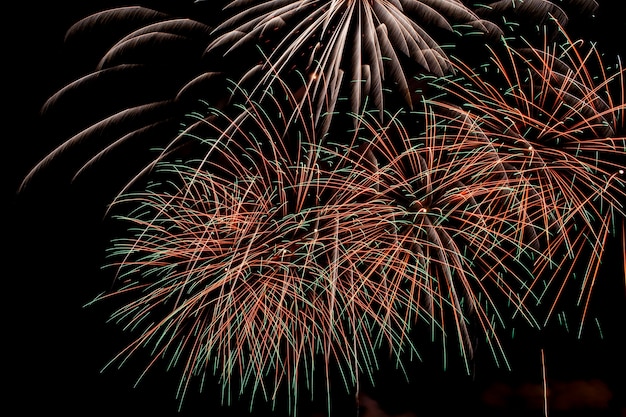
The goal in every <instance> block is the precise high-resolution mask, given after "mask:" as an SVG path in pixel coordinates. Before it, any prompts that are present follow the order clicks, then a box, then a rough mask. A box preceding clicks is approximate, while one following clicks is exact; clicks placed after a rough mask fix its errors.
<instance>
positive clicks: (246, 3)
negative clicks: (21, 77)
mask: <svg viewBox="0 0 626 417" xmlns="http://www.w3.org/2000/svg"><path fill="white" fill-rule="evenodd" d="M564 3H565V4H564V5H562V6H563V8H564V9H565V10H567V6H568V5H570V6H571V8H572V9H578V10H580V11H582V12H584V13H591V12H593V11H594V10H595V8H596V6H597V5H596V3H595V2H593V1H587V0H571V1H569V2H564ZM568 3H569V4H568ZM559 4H560V3H559ZM564 9H562V8H561V7H560V6H559V5H557V4H556V2H550V1H546V0H526V1H517V0H513V1H511V0H502V1H496V2H493V3H491V4H486V5H473V4H470V3H469V2H465V1H461V0H362V1H358V0H354V1H348V0H272V1H257V0H236V1H233V2H231V3H229V4H228V6H227V7H226V8H225V9H224V10H223V13H224V14H223V15H220V18H221V17H222V16H223V18H221V20H220V19H217V20H218V22H217V23H216V24H215V25H214V26H213V25H212V23H213V21H214V19H211V25H210V24H209V23H208V21H207V22H205V23H202V22H200V21H198V20H192V19H187V18H179V17H172V16H169V15H167V14H163V13H160V12H156V11H154V10H149V9H144V8H140V7H127V8H121V9H115V10H110V11H105V12H101V13H98V14H96V15H93V16H90V17H87V18H86V19H84V20H83V21H81V22H79V23H78V24H76V25H75V26H74V27H73V28H72V30H71V31H70V34H73V35H75V36H80V35H81V34H85V33H87V32H88V31H89V30H92V29H94V28H97V27H105V28H106V27H107V24H110V23H111V22H113V23H121V22H123V23H124V24H125V25H129V26H127V27H126V29H125V30H124V31H123V33H121V34H118V35H117V36H116V37H115V39H112V42H111V46H110V47H109V48H107V51H106V52H105V53H104V54H103V56H102V59H101V60H100V62H99V64H98V67H97V69H96V71H95V72H93V73H91V74H88V75H86V76H85V77H84V78H81V79H80V80H78V81H76V82H75V83H72V84H71V85H69V86H68V87H66V88H64V89H63V90H61V91H60V92H59V93H58V94H56V95H55V96H54V97H52V98H51V99H50V100H49V102H48V103H47V105H46V108H47V109H55V108H58V107H63V103H64V101H66V100H71V98H72V96H73V95H74V94H77V95H78V96H79V97H80V94H81V90H83V89H84V88H89V87H90V86H93V85H100V83H104V84H105V85H107V83H108V82H110V81H112V83H113V84H115V83H116V82H118V81H119V80H121V79H123V78H125V77H128V76H133V74H134V75H136V76H137V78H136V79H137V80H141V79H142V74H145V71H148V72H150V71H153V70H156V71H157V72H159V71H164V72H159V73H160V74H166V73H167V71H168V70H169V69H171V68H173V67H175V66H176V65H175V64H174V65H173V66H172V61H171V60H169V59H163V56H169V57H171V56H172V55H167V54H163V55H161V53H162V52H165V51H166V50H168V51H170V52H172V51H173V52H175V53H176V55H175V56H179V57H180V56H181V55H180V54H179V53H180V52H181V51H183V52H185V53H184V54H183V55H184V56H185V57H187V58H189V61H188V62H189V63H193V65H190V68H187V67H185V68H184V71H182V76H181V77H176V80H175V81H173V82H172V83H171V84H169V88H164V89H162V90H161V89H159V88H155V90H154V91H153V90H151V89H148V90H141V91H143V92H144V93H145V92H146V91H149V93H146V94H139V95H137V94H129V95H128V96H126V97H125V99H120V100H113V101H111V103H110V104H111V105H110V107H108V108H105V109H103V110H102V112H100V113H98V114H96V115H93V117H92V118H91V119H90V120H88V121H87V122H86V124H85V126H82V127H79V128H78V130H77V131H76V132H74V134H73V135H72V136H71V137H70V138H69V139H68V140H67V141H66V142H64V143H63V144H62V145H60V146H59V147H57V148H56V149H55V150H53V151H52V152H51V153H50V154H49V156H48V157H46V158H45V159H44V160H43V161H42V162H41V163H40V164H38V165H37V166H36V167H35V168H34V169H33V171H32V172H31V173H30V174H29V176H28V177H27V179H26V180H25V181H26V182H27V181H29V180H31V179H32V178H33V176H34V174H35V173H36V172H39V171H41V170H42V169H44V168H46V166H47V165H48V164H50V163H52V162H54V161H56V160H59V159H61V157H62V156H63V155H64V154H65V153H66V151H67V150H68V149H78V150H81V149H82V150H84V151H85V152H84V159H81V160H80V161H79V163H78V165H77V167H76V170H75V171H76V176H77V175H80V174H81V173H83V172H84V171H85V170H86V169H87V168H91V167H95V166H97V164H96V163H97V162H98V161H99V160H100V159H102V158H103V157H105V156H107V155H108V154H109V153H112V152H115V151H120V149H121V150H123V149H125V146H127V145H128V144H132V143H133V142H142V143H144V141H145V143H148V147H154V148H159V151H158V152H156V153H146V152H144V153H143V154H142V155H143V156H144V157H145V158H144V159H142V160H141V161H140V163H139V165H138V166H137V167H136V168H137V170H136V171H135V173H136V174H137V175H135V174H133V175H132V176H131V177H129V178H127V179H125V181H126V183H125V184H122V188H123V192H122V193H121V194H120V196H119V197H118V198H117V199H116V200H115V204H114V205H113V208H112V210H114V212H115V213H116V214H117V216H118V217H120V218H122V219H123V220H124V221H125V222H127V223H128V224H130V229H129V231H128V233H127V234H124V235H123V236H121V237H120V238H119V239H118V240H116V241H114V243H113V245H112V249H111V256H112V258H111V259H112V264H113V265H114V266H115V267H116V270H117V271H118V274H117V278H118V280H117V282H116V287H115V289H114V290H113V291H111V292H107V293H105V294H103V295H102V296H100V297H98V298H97V299H98V300H101V299H109V298H110V299H112V300H116V299H124V300H126V301H125V302H123V303H122V305H121V306H119V307H118V308H117V309H116V311H115V312H114V314H113V316H112V320H115V321H117V322H120V323H122V324H124V325H125V326H126V327H127V328H130V329H133V330H134V331H135V332H136V333H135V334H136V338H135V340H134V342H132V343H131V344H130V345H129V346H128V347H126V348H125V349H124V350H123V351H122V352H121V353H120V354H119V356H118V357H117V359H120V360H123V359H125V358H126V357H128V356H130V355H132V354H133V353H134V352H136V351H137V350H138V349H140V348H150V349H152V352H153V356H154V360H155V361H156V360H157V359H158V358H167V360H168V361H169V363H170V364H172V365H175V366H179V367H180V368H182V377H181V384H180V393H179V394H180V395H181V397H184V395H185V393H186V392H187V390H188V388H189V387H190V386H191V384H192V383H193V382H194V379H196V378H197V379H200V380H204V378H205V376H206V375H207V374H212V373H213V374H215V375H217V378H218V379H219V380H220V381H221V382H222V384H223V386H224V392H225V396H228V395H227V394H230V393H231V391H232V392H233V393H234V392H236V391H238V392H244V391H249V392H250V393H252V395H253V396H261V397H263V398H265V399H266V400H268V401H276V399H277V398H278V393H279V392H282V391H286V392H287V395H288V397H289V398H290V400H293V402H292V403H291V407H290V408H293V409H295V403H296V402H297V400H298V396H299V395H300V394H299V388H298V387H299V386H301V384H303V383H304V384H305V385H307V384H309V385H314V381H315V380H317V379H318V378H320V377H321V378H322V379H323V380H324V381H325V383H326V386H327V395H328V398H329V400H330V395H331V394H330V385H331V378H330V374H331V368H336V369H338V370H339V372H340V374H341V375H342V376H343V379H344V381H343V382H344V385H345V386H346V387H347V388H348V389H349V390H353V389H355V388H356V390H357V391H358V389H359V381H360V379H361V378H362V377H367V378H370V379H371V378H373V373H374V370H375V369H376V366H377V360H378V359H377V358H378V357H379V356H380V355H391V357H392V358H393V359H394V360H395V361H396V362H397V363H399V364H400V366H402V361H403V360H404V359H405V358H406V356H407V355H408V356H409V357H411V356H419V350H420V346H421V344H422V341H423V340H424V339H426V338H428V339H430V338H431V337H432V336H431V334H437V335H438V337H437V339H438V340H439V341H441V343H443V346H444V347H446V346H448V344H450V343H451V341H455V343H454V344H455V345H456V346H458V351H459V353H460V355H461V357H462V358H463V360H464V361H465V364H466V368H467V371H468V372H469V362H470V360H471V358H472V354H473V349H474V343H473V342H472V340H475V339H476V338H478V339H479V340H481V341H483V340H484V341H485V343H486V344H487V345H488V346H489V347H490V349H491V350H492V352H493V354H494V357H495V358H496V360H498V361H500V360H503V361H505V362H506V355H505V351H504V348H503V344H502V343H501V339H500V337H501V330H502V328H504V327H505V326H506V325H507V320H508V319H509V318H510V317H513V316H520V317H522V318H523V319H524V320H525V321H526V322H528V324H529V325H530V326H537V325H538V324H537V323H536V321H535V319H534V318H533V313H534V312H533V310H532V307H534V306H535V304H537V303H540V302H542V301H543V300H544V299H547V298H548V297H549V296H550V295H554V297H555V299H556V300H558V299H559V298H560V295H561V293H562V291H563V288H564V287H565V284H566V283H567V282H568V278H567V276H568V273H569V272H570V271H573V270H574V268H575V267H576V266H577V265H579V264H580V263H582V262H585V263H587V264H588V265H589V268H588V269H587V270H586V271H585V272H584V273H583V279H582V286H581V291H580V294H581V300H582V299H584V300H585V301H584V303H583V304H584V305H585V308H584V309H585V311H586V308H587V307H586V306H587V303H588V299H589V296H590V294H591V290H592V288H593V285H594V282H595V279H596V275H597V273H596V270H597V266H598V264H599V263H600V262H601V260H602V258H603V256H602V253H603V244H604V242H605V241H606V239H607V236H608V235H609V234H610V233H612V232H613V233H614V232H615V230H614V229H615V224H617V223H618V222H620V221H622V222H623V221H624V215H625V209H624V206H623V201H624V197H625V191H624V174H623V170H624V154H625V152H626V144H625V140H624V137H623V130H624V127H625V126H624V110H625V104H624V100H625V99H624V97H625V95H626V94H625V91H624V69H623V68H622V67H621V66H620V65H617V66H616V67H614V68H608V69H607V68H605V66H604V63H603V62H602V59H601V57H600V54H599V53H598V52H597V51H596V49H595V48H590V49H588V50H585V49H582V48H581V46H580V45H579V42H574V41H572V40H570V39H569V38H568V37H567V35H566V34H565V31H564V30H563V25H564V24H565V23H566V22H567V15H566V14H565V12H564ZM511 18H514V19H516V20H517V21H518V22H519V23H520V26H524V23H526V24H527V23H528V22H530V23H533V25H534V24H537V23H538V24H539V25H540V27H541V28H542V29H545V30H546V31H547V30H548V29H547V28H551V30H550V34H545V36H544V34H543V33H541V34H540V36H539V37H540V38H541V39H543V40H544V43H543V44H534V43H532V42H530V41H528V42H527V41H525V40H524V39H526V38H524V37H522V36H521V35H520V33H522V32H520V31H521V30H522V29H518V31H515V30H513V31H512V28H514V27H515V26H516V25H511V24H510V22H511V20H510V19H511ZM555 22H556V23H555ZM102 25H103V26H102ZM533 25H530V27H531V28H534V26H533ZM528 27H529V26H528V25H526V29H524V30H528ZM555 28H556V29H555ZM471 33H473V34H477V35H480V36H482V38H481V39H482V41H483V43H487V44H488V45H489V48H488V49H489V51H490V56H489V62H485V63H484V65H478V66H477V67H474V66H473V65H471V64H469V63H467V62H466V61H464V60H462V59H459V58H458V57H459V56H467V55H471V54H468V53H467V51H459V50H455V49H454V47H453V45H452V46H450V47H449V48H448V47H444V46H443V44H445V43H449V42H450V43H452V44H454V41H455V40H456V36H457V34H471ZM555 34H556V36H557V38H556V39H559V40H560V41H561V43H554V41H553V39H555V38H554V37H553V36H554V35H555ZM502 35H507V37H504V36H502ZM511 35H514V36H511ZM559 36H560V37H559ZM183 46H184V47H185V49H184V50H182V49H181V47H183ZM235 58H236V59H235ZM164 68H165V70H164ZM177 74H179V75H180V74H181V73H177ZM591 74H600V77H599V78H598V77H593V76H592V75H591ZM107 80H108V81H107ZM148 84H149V83H148ZM155 87H156V86H155ZM122 97H124V96H123V95H122ZM126 99H128V101H126ZM183 115H186V116H185V117H183ZM100 139H103V142H102V143H98V142H97V140H100ZM144 150H145V149H144ZM81 155H83V154H81ZM142 184H143V185H142ZM621 233H623V226H622V230H621ZM564 271H565V273H564ZM543 282H547V285H544V284H543ZM551 286H552V287H554V286H556V287H557V288H556V290H555V291H554V294H550V290H549V289H550V288H551ZM544 287H546V288H548V290H544ZM120 295H123V296H122V297H120ZM549 303H551V304H550V305H551V306H553V307H552V309H554V308H555V307H554V306H555V305H556V301H552V300H549ZM552 303H553V304H552ZM552 309H551V311H552ZM584 316H585V313H583V317H584ZM426 336H427V337H426ZM444 350H446V351H447V347H446V348H445V349H444ZM152 363H154V362H151V364H152ZM151 364H150V365H148V368H149V367H150V366H151ZM320 364H321V366H320ZM303 381H305V382H303Z"/></svg>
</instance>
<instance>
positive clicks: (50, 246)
mask: <svg viewBox="0 0 626 417" xmlns="http://www.w3.org/2000/svg"><path fill="white" fill-rule="evenodd" d="M598 2H599V3H600V11H599V14H598V16H597V17H595V18H592V19H586V18H585V19H582V18H581V19H578V20H574V21H573V22H572V24H571V25H570V26H569V27H568V29H570V30H569V33H570V34H571V35H573V36H574V37H582V38H585V39H589V40H596V41H597V42H598V48H599V49H600V50H601V51H603V52H605V54H606V56H607V57H611V56H615V55H617V54H619V55H621V56H622V57H624V58H626V23H625V22H626V19H625V18H624V17H625V16H626V10H625V9H624V6H623V5H622V4H621V3H622V1H621V0H598ZM178 3H180V4H178ZM182 3H188V2H186V1H183V0H178V1H174V0H171V1H149V0H146V1H140V2H137V4H141V5H144V6H149V7H150V6H151V7H157V8H158V7H161V8H162V9H163V10H165V11H168V12H172V13H176V14H180V15H186V14H189V13H191V10H192V8H191V7H190V6H189V5H181V4H182ZM189 3H190V2H189ZM127 4H129V3H128V2H124V1H120V0H118V1H104V0H95V1H83V2H70V1H64V0H58V1H40V0H35V1H31V2H20V4H19V5H15V6H14V7H13V8H11V9H9V11H6V9H5V11H4V16H5V22H11V23H13V25H11V26H9V27H6V26H5V27H4V31H5V33H4V36H3V41H4V45H3V49H4V57H5V59H4V63H3V67H4V69H5V70H8V75H7V76H5V77H6V78H5V85H4V89H3V91H5V92H6V91H7V89H8V93H9V97H8V99H7V100H6V102H5V106H6V107H5V111H4V115H5V120H4V125H5V129H6V128H8V130H5V135H4V143H5V148H4V149H5V150H4V160H5V165H6V162H8V167H9V168H8V169H7V172H6V174H5V179H6V180H5V186H6V191H5V195H6V196H7V200H6V202H5V204H3V206H5V208H7V207H8V214H7V215H5V216H4V219H5V222H6V223H7V226H8V230H9V232H8V238H7V239H6V240H5V247H7V248H8V251H7V250H6V249H5V251H4V254H5V261H4V268H3V271H4V272H3V277H4V281H5V282H8V283H9V287H8V288H6V287H5V289H4V294H5V303H4V310H5V314H4V317H5V323H6V324H7V325H8V326H7V327H8V330H7V331H5V333H4V341H5V342H4V343H5V345H6V346H8V348H9V349H8V352H7V354H5V355H4V360H5V363H7V364H8V366H9V378H8V379H7V381H8V383H9V387H10V388H9V392H8V393H7V394H6V395H5V408H6V409H13V410H14V413H13V414H12V415H44V413H45V414H55V415H56V414H59V415H83V416H89V415H96V414H97V415H116V416H125V415H129V416H130V415H134V416H144V415H146V416H147V415H159V416H161V415H163V416H165V415H167V416H174V415H179V416H181V417H183V416H199V415H215V416H217V415H238V416H245V415H247V411H246V409H247V403H244V402H243V401H242V402H241V403H238V404H235V405H234V406H233V407H221V406H220V405H219V392H218V389H217V388H218V386H217V385H216V386H215V390H213V391H212V390H210V389H207V390H206V391H208V392H205V393H204V394H196V393H191V395H190V396H189V398H188V400H187V401H186V402H185V404H184V405H183V409H182V411H181V412H179V413H178V412H177V407H178V402H177V400H176V399H175V391H176V384H177V382H178V377H177V375H176V372H175V371H173V372H169V373H166V372H165V371H164V370H163V369H160V368H159V366H157V368H156V369H154V370H153V371H152V372H151V373H150V374H149V375H148V376H147V377H146V378H145V380H144V381H143V382H142V383H141V384H140V385H139V386H138V387H136V388H133V384H134V381H135V379H136V377H137V376H138V375H139V372H140V371H141V369H142V368H141V364H143V363H145V361H142V359H144V360H145V359H146V357H143V358H142V357H139V359H138V360H137V362H136V363H130V364H129V365H128V366H125V367H123V368H121V369H120V370H115V369H110V370H107V371H105V372H103V373H101V372H100V369H101V368H102V367H103V366H104V365H105V364H106V363H107V362H108V361H109V359H111V358H112V357H113V355H114V354H115V353H116V352H117V351H118V350H119V349H120V348H122V347H124V346H125V345H126V343H128V342H129V341H130V336H129V335H128V334H126V333H122V332H121V331H120V329H119V328H118V327H116V326H114V325H108V324H106V323H105V321H106V318H107V317H108V313H109V311H108V310H107V309H106V308H102V307H89V308H84V307H83V305H84V304H86V303H87V302H89V301H90V300H91V299H92V298H93V297H94V296H96V295H97V294H98V292H100V291H103V290H106V289H107V287H108V285H110V284H111V276H110V274H107V273H105V272H102V271H101V269H100V266H101V265H102V264H103V262H104V252H105V248H106V247H107V245H108V242H109V240H110V239H111V237H112V235H113V231H114V226H112V225H111V223H110V221H109V220H108V219H106V217H105V214H104V209H105V207H106V203H107V202H108V201H109V200H110V198H111V196H112V193H113V192H114V189H113V188H112V187H111V186H110V185H109V184H110V183H111V181H109V180H111V179H114V178H115V176H116V173H117V175H120V176H122V175H123V174H120V172H123V167H115V165H113V168H114V169H112V170H111V172H110V173H109V174H107V176H106V177H102V176H92V177H89V176H87V178H86V179H84V180H80V181H78V182H76V183H74V184H71V185H70V184H69V181H68V176H67V173H65V172H63V169H62V167H56V168H55V169H56V170H51V171H50V172H46V173H43V174H42V175H40V176H39V177H37V178H36V180H35V181H34V182H33V183H32V184H31V185H30V186H29V187H28V188H27V189H26V190H24V191H23V192H22V193H20V194H17V193H16V190H17V188H18V186H19V184H20V182H21V179H22V178H23V176H24V175H25V174H26V173H27V172H28V171H29V169H30V168H31V167H32V166H33V165H34V164H35V163H37V162H38V161H39V160H40V158H42V157H43V156H44V155H45V154H46V153H47V152H48V151H50V150H51V149H52V148H53V147H54V146H55V145H56V144H57V143H59V142H60V140H61V139H62V136H61V133H60V132H62V131H63V126H59V124H58V121H55V120H54V119H50V118H45V117H42V116H41V115H40V112H39V110H40V109H41V107H42V105H43V103H44V102H45V100H46V99H47V98H48V97H49V96H50V95H52V94H54V93H55V92H56V91H57V90H58V89H59V88H62V87H63V86H64V85H65V84H66V83H68V82H70V81H72V80H74V79H76V78H77V77H78V76H80V75H81V74H83V73H85V72H86V71H88V70H89V69H90V68H91V67H93V65H94V56H90V55H89V53H88V50H86V49H85V48H83V49H82V51H83V52H81V53H80V54H77V53H76V50H81V49H80V47H78V48H75V50H73V49H72V48H70V47H68V46H67V45H64V43H63V37H64V33H65V31H66V30H67V29H68V28H69V27H70V26H71V24H72V23H74V22H76V21H77V20H78V19H80V18H82V17H84V16H86V15H89V14H90V13H93V12H95V11H99V10H103V9H106V8H110V7H114V6H118V5H127ZM95 56H97V55H95ZM5 97H6V95H5ZM90 103H91V102H90V101H89V100H88V101H86V102H85V103H84V105H85V106H90V105H91V104H90ZM6 108H8V113H7V112H6ZM79 115H80V112H77V113H76V117H80V116H79ZM64 117H67V116H66V115H65V116H64ZM6 146H8V149H7V148H6ZM118 168H119V170H118ZM109 175H110V177H109ZM5 236H6V234H5ZM621 251H623V247H622V246H621V242H620V241H618V240H617V239H613V240H611V241H610V247H609V248H608V254H607V258H606V259H607V260H608V261H607V262H605V263H604V264H603V266H602V269H601V272H600V275H599V277H600V280H599V282H598V284H597V287H596V289H595V296H594V299H593V303H592V306H591V307H592V310H591V313H590V317H591V320H590V321H589V324H588V325H587V326H586V329H585V332H584V333H583V337H582V339H580V340H579V339H578V338H577V337H576V329H572V328H570V329H565V328H564V327H563V326H559V325H557V324H556V323H555V324H552V325H550V326H548V327H547V328H546V329H544V330H542V331H540V332H538V331H534V330H528V329H526V330H525V329H523V328H520V329H519V330H518V329H517V328H516V331H517V335H516V337H515V338H514V339H513V340H510V341H508V342H507V344H508V346H507V352H508V353H509V356H510V362H511V364H512V368H513V369H512V371H507V370H505V369H498V368H496V367H495V366H494V365H493V363H492V361H490V356H489V354H488V352H483V351H481V350H480V346H479V347H478V352H477V353H478V355H477V359H476V361H475V363H474V366H475V375H473V376H472V377H467V376H465V375H464V374H463V373H462V372H458V371H456V370H455V369H452V368H454V366H453V365H454V360H452V362H453V363H452V364H451V366H450V369H449V370H448V371H446V372H444V371H442V369H441V368H442V366H441V363H440V358H439V359H437V355H436V353H433V355H432V356H431V357H432V358H434V359H435V360H433V361H432V362H433V363H424V364H413V366H412V367H411V370H410V374H411V382H410V383H408V384H407V383H405V382H404V381H403V380H402V379H401V378H400V377H399V374H398V372H396V371H394V370H391V369H382V370H381V371H380V381H382V383H381V384H379V385H378V386H377V387H375V388H371V389H370V388H368V389H367V392H368V394H369V395H370V397H372V398H375V399H376V400H377V401H378V402H379V404H380V405H381V407H383V408H385V409H386V410H387V414H389V415H392V414H399V413H402V412H406V411H409V410H410V411H413V412H414V413H415V414H416V415H417V417H423V416H447V415H458V414H459V413H464V414H466V415H467V414H468V413H469V414H471V415H474V414H473V413H478V414H475V415H482V416H520V417H521V416H542V415H543V412H542V409H541V407H542V401H543V400H542V398H541V383H542V362H541V351H542V349H543V351H544V353H545V363H546V371H547V376H548V383H549V386H550V387H551V389H552V392H553V394H552V397H551V401H553V409H552V410H551V412H550V415H551V416H554V417H558V416H563V417H578V416H606V417H609V416H611V417H618V416H619V417H624V416H625V415H626V411H625V410H626V385H625V383H624V379H625V378H624V372H625V371H626V366H625V365H626V360H625V359H624V352H626V342H625V341H624V321H625V319H626V298H625V282H624V274H625V271H624V270H623V269H624V265H623V260H620V255H621V253H620V252H621ZM596 319H597V322H598V323H599V324H600V329H601V331H600V330H599V328H598V326H596V324H595V321H596ZM571 324H572V327H574V328H577V325H578V322H577V320H576V316H572V318H571ZM431 348H432V349H433V352H436V349H437V347H436V346H432V347H431ZM337 394H338V398H337V403H336V406H334V407H335V408H334V413H333V414H334V415H337V416H340V415H341V416H343V415H354V414H351V413H353V412H354V410H353V409H352V408H351V407H352V403H351V400H350V397H349V396H348V395H345V396H342V395H341V394H342V393H341V392H340V390H339V389H337ZM258 405H259V408H258V410H257V414H255V415H282V414H280V413H279V412H278V411H277V412H276V413H274V414H272V413H270V411H269V410H267V409H266V406H265V405H264V404H262V403H259V404H258ZM307 408H308V410H307ZM318 408H321V409H323V404H322V405H320V404H313V405H310V406H309V405H305V406H303V415H306V413H307V411H308V412H309V415H311V414H312V412H313V411H314V410H316V409H318ZM155 413H156V414H155Z"/></svg>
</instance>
